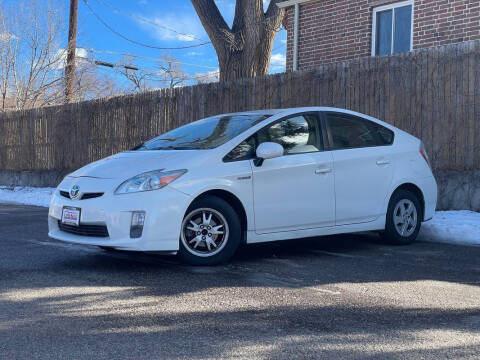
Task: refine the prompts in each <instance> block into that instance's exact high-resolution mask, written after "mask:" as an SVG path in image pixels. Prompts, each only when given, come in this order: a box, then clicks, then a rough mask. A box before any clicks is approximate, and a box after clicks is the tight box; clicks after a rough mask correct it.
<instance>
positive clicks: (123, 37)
mask: <svg viewBox="0 0 480 360" xmlns="http://www.w3.org/2000/svg"><path fill="white" fill-rule="evenodd" d="M82 1H83V3H84V4H85V5H86V6H87V8H88V9H89V10H90V12H91V13H92V15H93V16H95V17H96V18H97V20H98V21H100V22H101V23H102V24H103V26H105V27H106V28H107V29H108V30H110V31H111V32H112V33H114V34H115V35H117V36H119V37H121V38H122V39H124V40H126V41H128V42H131V43H133V44H136V45H139V46H143V47H147V48H150V49H156V50H182V49H191V48H194V47H199V46H204V45H208V44H210V42H204V43H200V44H193V45H187V46H180V47H159V46H154V45H149V44H145V43H142V42H140V41H137V40H134V39H131V38H129V37H127V36H125V35H123V34H121V33H120V32H118V31H117V30H115V29H114V28H113V27H111V26H110V25H109V24H108V23H107V22H106V21H104V20H103V19H102V18H101V17H100V16H99V15H98V14H97V13H96V12H95V11H94V10H93V9H92V7H91V6H90V4H89V3H88V0H82Z"/></svg>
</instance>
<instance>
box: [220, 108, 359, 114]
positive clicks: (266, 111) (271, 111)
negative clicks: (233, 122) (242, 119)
mask: <svg viewBox="0 0 480 360" xmlns="http://www.w3.org/2000/svg"><path fill="white" fill-rule="evenodd" d="M308 111H335V112H343V113H351V114H354V113H355V114H359V115H362V116H366V115H365V114H360V113H356V112H355V111H350V110H347V109H341V108H335V107H328V106H307V107H292V108H283V109H259V110H250V111H241V112H234V113H227V114H222V115H265V116H273V115H277V114H281V113H288V114H290V113H296V112H308Z"/></svg>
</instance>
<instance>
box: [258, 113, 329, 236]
mask: <svg viewBox="0 0 480 360" xmlns="http://www.w3.org/2000/svg"><path fill="white" fill-rule="evenodd" d="M256 141H257V145H258V144H260V143H262V142H276V143H279V144H280V145H282V146H283V147H284V150H285V153H284V155H283V156H281V157H277V158H273V159H268V160H265V161H264V162H263V164H261V166H256V165H255V162H254V161H251V165H252V173H253V201H254V212H255V231H256V233H258V234H263V233H272V232H282V231H292V230H300V229H309V228H317V227H324V226H333V225H334V224H335V196H334V174H333V158H332V154H331V152H329V151H323V150H324V147H323V135H322V131H321V129H320V126H319V122H318V115H317V114H314V113H307V114H297V115H294V116H290V117H288V118H285V119H282V120H280V121H277V122H275V123H274V124H271V125H269V126H267V127H265V128H263V129H262V130H260V131H259V132H258V133H257V134H256Z"/></svg>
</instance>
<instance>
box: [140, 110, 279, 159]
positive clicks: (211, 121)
mask: <svg viewBox="0 0 480 360" xmlns="http://www.w3.org/2000/svg"><path fill="white" fill-rule="evenodd" d="M269 116H270V115H264V114H262V115H260V114H247V115H217V116H213V117H209V118H206V119H202V120H198V121H195V122H192V123H190V124H188V125H185V126H182V127H179V128H177V129H175V130H172V131H169V132H167V133H165V134H163V135H160V136H159V137H156V138H154V139H152V140H150V141H147V142H145V143H143V144H142V145H139V146H137V147H136V148H134V149H133V150H201V149H213V148H215V147H217V146H220V145H223V144H225V143H226V142H227V141H229V140H231V139H233V138H234V137H236V136H238V135H240V134H241V133H242V132H244V131H245V130H247V129H249V128H251V127H252V126H254V125H256V124H258V123H259V122H260V121H262V120H265V119H266V118H268V117H269Z"/></svg>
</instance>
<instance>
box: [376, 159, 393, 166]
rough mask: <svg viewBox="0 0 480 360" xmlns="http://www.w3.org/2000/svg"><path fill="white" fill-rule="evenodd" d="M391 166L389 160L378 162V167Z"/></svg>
mask: <svg viewBox="0 0 480 360" xmlns="http://www.w3.org/2000/svg"><path fill="white" fill-rule="evenodd" d="M388 164H390V161H389V160H377V165H388Z"/></svg>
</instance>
